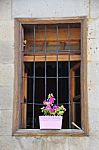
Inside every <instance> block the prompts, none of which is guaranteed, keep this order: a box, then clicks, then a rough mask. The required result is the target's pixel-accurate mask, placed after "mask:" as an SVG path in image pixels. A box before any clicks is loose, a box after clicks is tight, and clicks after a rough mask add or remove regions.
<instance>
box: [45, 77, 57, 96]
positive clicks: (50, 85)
mask: <svg viewBox="0 0 99 150" xmlns="http://www.w3.org/2000/svg"><path fill="white" fill-rule="evenodd" d="M46 89H47V95H48V94H49V93H53V95H54V97H55V98H56V93H57V91H56V89H57V88H56V78H51V79H49V78H47V86H46Z"/></svg>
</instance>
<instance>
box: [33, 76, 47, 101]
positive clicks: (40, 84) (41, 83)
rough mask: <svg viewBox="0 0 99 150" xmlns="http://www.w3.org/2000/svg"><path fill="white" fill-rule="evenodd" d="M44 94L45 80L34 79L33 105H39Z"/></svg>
mask: <svg viewBox="0 0 99 150" xmlns="http://www.w3.org/2000/svg"><path fill="white" fill-rule="evenodd" d="M44 94H45V79H42V78H40V79H37V78H36V79H35V99H34V102H35V103H41V101H42V100H44Z"/></svg>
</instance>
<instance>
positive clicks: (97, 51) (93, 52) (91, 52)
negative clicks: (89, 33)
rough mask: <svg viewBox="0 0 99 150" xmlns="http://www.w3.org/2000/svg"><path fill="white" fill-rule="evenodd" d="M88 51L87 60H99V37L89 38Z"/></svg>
mask: <svg viewBox="0 0 99 150" xmlns="http://www.w3.org/2000/svg"><path fill="white" fill-rule="evenodd" d="M87 42H88V48H87V49H88V52H87V60H88V61H99V57H97V56H99V39H98V38H97V39H90V38H89V39H88V41H87Z"/></svg>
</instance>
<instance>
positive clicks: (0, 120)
mask: <svg viewBox="0 0 99 150" xmlns="http://www.w3.org/2000/svg"><path fill="white" fill-rule="evenodd" d="M12 113H13V112H12V110H0V136H3V135H12V115H13V114H12Z"/></svg>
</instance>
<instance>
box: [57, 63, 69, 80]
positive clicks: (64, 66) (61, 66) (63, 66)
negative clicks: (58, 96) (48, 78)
mask: <svg viewBox="0 0 99 150" xmlns="http://www.w3.org/2000/svg"><path fill="white" fill-rule="evenodd" d="M58 76H59V77H68V62H65V61H64V62H58Z"/></svg>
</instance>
